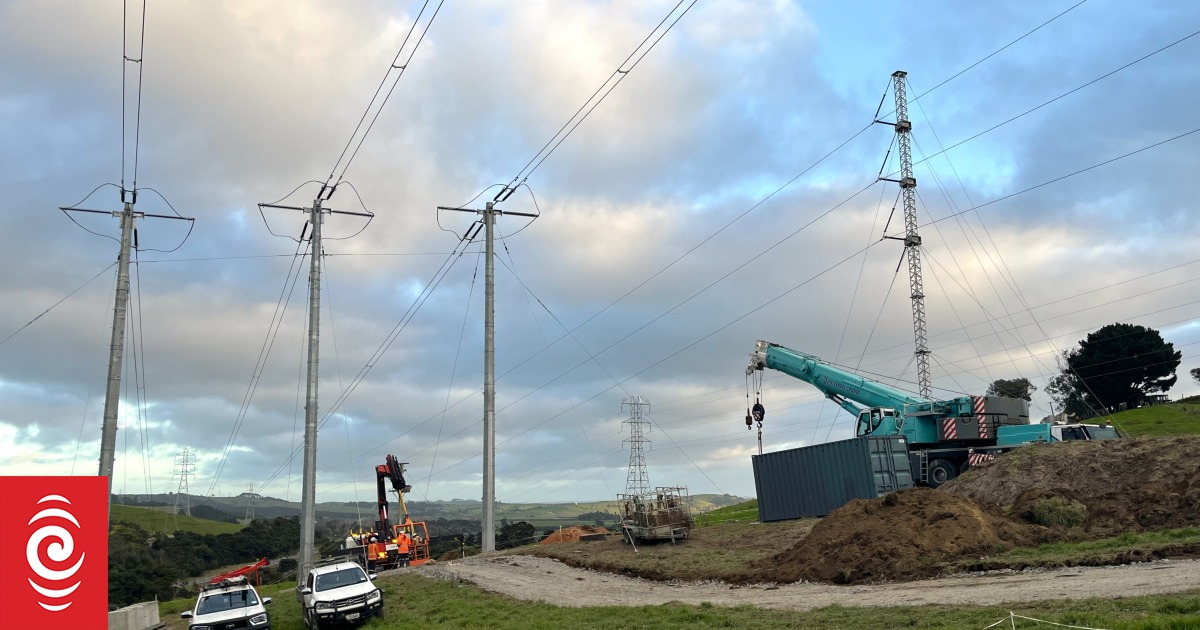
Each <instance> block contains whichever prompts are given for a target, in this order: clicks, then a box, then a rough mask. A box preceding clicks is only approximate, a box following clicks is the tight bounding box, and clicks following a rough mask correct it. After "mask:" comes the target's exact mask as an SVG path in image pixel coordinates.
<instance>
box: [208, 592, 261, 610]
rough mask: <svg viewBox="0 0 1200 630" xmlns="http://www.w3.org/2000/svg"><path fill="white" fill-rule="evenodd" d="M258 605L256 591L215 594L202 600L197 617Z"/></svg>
mask: <svg viewBox="0 0 1200 630" xmlns="http://www.w3.org/2000/svg"><path fill="white" fill-rule="evenodd" d="M257 604H258V598H257V597H255V596H254V591H252V590H250V589H245V590H241V591H232V592H229V593H214V594H212V595H208V596H205V597H201V598H200V604H199V605H197V606H196V616H200V615H207V614H210V613H215V612H222V611H225V610H233V609H235V608H245V607H247V606H255V605H257Z"/></svg>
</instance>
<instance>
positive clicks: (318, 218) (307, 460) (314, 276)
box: [296, 196, 324, 584]
mask: <svg viewBox="0 0 1200 630" xmlns="http://www.w3.org/2000/svg"><path fill="white" fill-rule="evenodd" d="M323 219H324V217H323V216H322V214H321V199H320V197H319V196H318V198H317V199H314V200H313V205H312V208H311V209H309V219H308V221H309V223H310V224H311V225H312V236H311V239H312V244H311V246H310V247H309V252H308V254H309V259H310V260H309V266H308V384H307V387H306V394H305V398H304V400H305V402H304V478H303V484H304V486H303V490H302V492H301V499H300V556H299V558H298V565H299V566H298V569H297V572H296V582H297V583H298V584H303V582H304V577H305V576H306V575H308V572H309V570H311V569H312V568H313V546H314V540H313V539H314V537H315V535H316V527H317V499H316V494H317V374H318V367H319V365H320V352H321V344H320V341H321V223H322V221H323Z"/></svg>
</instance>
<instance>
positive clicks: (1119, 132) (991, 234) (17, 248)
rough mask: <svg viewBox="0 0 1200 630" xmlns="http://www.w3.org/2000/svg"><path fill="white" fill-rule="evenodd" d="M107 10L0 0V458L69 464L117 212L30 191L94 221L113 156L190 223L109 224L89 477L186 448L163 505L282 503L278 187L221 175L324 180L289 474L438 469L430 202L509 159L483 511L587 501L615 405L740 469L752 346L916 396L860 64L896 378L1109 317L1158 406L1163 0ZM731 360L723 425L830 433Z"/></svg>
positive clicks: (445, 373) (1032, 343) (656, 481)
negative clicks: (310, 435) (309, 461)
mask: <svg viewBox="0 0 1200 630" xmlns="http://www.w3.org/2000/svg"><path fill="white" fill-rule="evenodd" d="M423 8H424V11H422V9H423ZM435 11H436V14H435ZM1064 11H1065V13H1064ZM1060 14H1062V15H1061V16H1060V17H1057V19H1054V20H1053V21H1050V22H1049V23H1048V24H1045V25H1044V26H1042V27H1041V28H1037V27H1038V26H1039V25H1042V24H1043V23H1046V22H1047V21H1048V20H1051V18H1054V17H1055V16H1058V15H1060ZM431 16H433V19H432V21H431ZM141 17H142V16H141V5H140V3H131V4H130V5H129V6H128V7H127V9H126V10H125V12H124V14H123V13H122V7H121V6H120V5H119V4H118V3H115V2H104V3H99V2H89V3H78V2H68V1H66V0H0V146H2V147H3V150H2V151H0V184H2V185H3V190H4V194H3V196H2V197H0V216H3V217H4V220H5V228H4V229H3V230H2V231H0V245H2V246H0V265H3V267H4V268H5V269H6V270H7V273H4V274H2V275H0V304H2V305H3V307H2V308H0V339H4V341H3V342H0V401H2V404H0V474H5V475H92V474H95V472H94V471H96V470H97V465H98V456H99V442H100V429H101V421H102V415H103V407H104V388H105V383H106V378H107V363H108V356H109V345H110V336H111V327H112V319H113V295H114V288H115V286H116V272H115V269H116V268H115V266H114V262H115V261H116V257H117V252H118V242H117V241H116V240H115V239H116V237H117V236H119V225H118V221H117V219H115V218H114V217H111V216H106V215H103V214H83V213H74V214H71V215H70V216H68V215H67V214H65V213H63V212H60V211H59V209H58V208H60V207H64V206H77V207H82V208H89V209H93V210H104V211H111V210H118V209H120V208H121V198H120V193H119V191H120V189H121V186H122V185H123V186H124V187H125V188H126V189H127V190H133V189H135V188H136V189H137V190H138V197H137V203H136V205H135V209H136V211H138V212H144V213H146V214H158V215H174V214H176V213H178V214H179V215H181V216H184V217H190V218H193V219H194V223H193V222H187V221H179V220H169V219H162V218H152V217H146V218H143V219H139V221H138V223H137V228H138V229H137V232H138V233H137V236H138V239H137V241H138V251H137V252H136V255H135V262H136V264H135V265H133V267H132V270H131V285H132V292H131V298H130V309H129V313H130V317H129V320H128V322H127V328H126V330H127V331H128V334H127V346H126V351H125V362H124V370H123V372H124V379H123V393H122V401H121V407H120V414H119V430H118V434H117V454H116V464H115V470H114V475H113V488H114V491H116V492H124V493H129V494H145V493H158V492H172V491H176V490H177V489H179V488H180V480H181V477H180V475H179V474H178V473H179V472H180V471H181V466H180V457H181V455H182V454H183V453H184V452H185V450H186V451H187V452H188V453H190V455H189V461H190V466H189V469H188V470H189V472H191V473H193V475H192V476H190V477H187V480H188V488H189V490H190V492H191V493H193V494H201V495H207V494H218V495H231V494H238V493H240V492H243V491H246V490H247V489H249V488H250V487H251V486H253V488H254V490H255V491H257V492H260V493H262V494H265V495H270V496H274V497H280V498H286V499H290V500H298V499H299V497H300V478H301V465H300V464H301V458H300V457H299V456H295V454H296V453H298V452H299V449H300V446H301V444H302V441H303V425H304V396H305V391H304V383H305V380H304V360H305V359H304V350H305V344H306V309H307V305H308V303H307V294H306V287H307V281H308V267H309V262H308V260H309V259H308V258H307V256H305V255H304V254H305V252H306V251H307V243H304V244H300V243H298V242H297V240H296V239H297V238H298V237H299V236H300V234H301V231H302V230H303V229H304V221H305V216H304V215H303V214H302V213H300V212H296V211H290V210H277V209H266V210H262V211H261V212H260V210H259V207H258V205H257V204H260V203H272V202H279V203H281V204H283V205H291V206H295V207H309V206H311V205H312V203H313V200H314V198H315V197H316V196H317V195H318V193H319V190H320V187H321V183H322V182H330V183H336V182H341V183H340V185H339V186H338V187H337V188H336V189H335V191H334V192H333V194H332V196H331V197H330V198H329V199H328V200H326V201H324V202H323V205H324V207H326V208H331V209H333V210H339V211H347V212H353V213H359V214H332V215H328V216H327V218H326V220H325V222H324V224H323V234H324V236H325V238H326V240H325V242H324V248H323V250H324V254H325V256H324V257H323V259H322V260H323V274H322V285H321V288H322V300H321V322H320V323H321V326H320V364H319V365H320V372H319V377H320V378H319V409H320V413H319V416H320V420H321V425H320V430H319V438H318V445H317V464H316V466H317V471H318V472H317V500H318V501H353V500H362V501H370V500H373V497H374V467H375V466H376V465H378V464H381V463H383V460H384V457H385V455H386V454H389V453H391V454H395V455H396V456H397V458H399V459H400V461H403V462H408V480H409V481H410V483H412V485H413V495H412V496H413V497H415V498H417V499H422V500H425V499H428V500H439V499H441V500H450V499H455V498H459V499H478V498H480V496H481V494H482V490H481V488H482V456H481V453H482V449H483V427H482V418H483V394H482V385H483V345H484V341H483V338H484V333H483V320H484V315H483V303H484V298H483V296H484V276H485V274H484V263H483V257H482V255H481V251H482V238H476V239H475V240H474V241H472V242H470V243H466V244H463V243H461V242H460V237H461V236H462V235H463V234H464V232H466V231H467V230H468V229H469V228H470V226H471V224H472V221H474V220H475V219H476V218H477V217H476V216H475V215H470V214H465V213H454V212H439V211H438V210H437V207H438V206H466V207H472V208H479V207H482V204H483V203H484V202H486V201H487V200H489V199H492V198H493V197H494V196H495V195H496V193H497V192H499V191H500V190H502V188H503V186H504V185H505V184H509V183H514V184H521V183H523V184H524V185H523V186H519V187H517V189H516V190H515V192H513V194H512V195H511V196H510V197H508V199H507V200H506V201H504V202H503V203H500V204H498V206H497V207H498V208H500V209H501V210H505V211H510V212H518V213H534V214H539V215H540V216H539V217H538V218H537V219H536V220H533V221H530V220H529V219H526V218H524V217H521V216H519V215H509V216H501V217H500V218H499V219H498V221H497V225H496V233H497V239H498V240H497V245H496V250H497V256H496V265H495V286H496V289H495V308H496V318H495V321H496V359H495V362H496V370H497V386H496V387H497V391H496V408H497V413H496V435H497V439H496V442H497V448H496V454H497V455H496V457H497V461H496V488H497V498H498V500H500V501H502V502H551V501H570V500H603V499H608V498H613V497H615V495H616V494H618V493H622V492H624V491H625V489H626V480H627V474H628V464H629V459H630V449H629V447H628V445H626V444H624V443H623V440H625V439H626V438H628V437H629V430H630V428H629V425H628V423H626V422H624V421H625V420H627V419H628V418H629V413H630V412H629V407H628V406H627V405H623V401H625V400H627V399H630V398H631V397H634V396H641V397H643V398H644V399H645V400H647V401H649V403H650V408H649V416H650V418H651V420H652V423H651V425H650V427H649V431H648V433H647V434H646V437H647V438H648V439H649V440H650V443H649V445H648V446H647V448H646V451H645V459H646V462H647V466H648V477H649V481H650V484H651V485H652V486H659V485H661V486H686V487H687V488H688V490H689V491H690V492H691V493H692V494H700V493H726V494H734V495H738V496H743V497H749V496H753V495H754V480H753V473H752V469H751V456H752V455H753V454H754V453H757V449H758V443H757V440H756V435H755V432H754V431H747V430H746V429H745V426H744V422H743V417H744V416H745V413H746V406H747V391H746V389H747V388H746V379H745V374H744V368H745V366H746V362H747V358H748V357H747V355H748V353H749V352H750V351H751V350H753V347H754V342H755V341H756V340H758V339H766V340H770V341H773V342H777V343H780V344H783V345H785V346H788V347H790V348H794V349H797V350H801V351H804V352H807V353H811V354H815V355H817V356H820V357H823V358H826V359H828V360H830V361H834V362H836V363H837V364H839V365H842V366H845V367H847V368H848V369H854V370H858V371H860V372H862V373H864V374H868V375H873V377H875V378H878V379H880V380H883V381H884V382H887V383H889V384H892V385H895V386H898V387H900V388H904V389H908V390H915V389H916V388H917V385H916V380H917V377H916V368H915V366H914V364H913V362H912V357H913V347H914V346H913V336H912V335H913V333H912V326H913V324H912V315H911V310H910V308H911V307H910V300H909V297H908V295H909V294H908V285H907V284H906V283H907V282H908V276H907V266H906V265H899V263H900V261H901V256H902V254H903V251H902V250H903V247H902V245H901V243H900V242H899V241H896V240H889V239H884V238H883V237H884V236H885V235H886V236H896V235H897V234H901V233H902V232H903V208H902V207H896V204H897V194H898V188H897V185H896V184H895V183H890V182H878V181H876V180H877V178H878V176H879V174H880V173H881V172H882V173H883V175H884V176H888V175H891V176H892V177H894V176H895V175H894V173H896V172H897V171H898V170H899V168H900V167H899V155H898V151H897V150H896V149H895V148H894V146H893V142H894V140H895V134H894V131H893V128H892V126H891V125H889V124H872V121H873V120H875V116H876V113H877V110H878V116H879V118H880V119H881V120H884V121H894V116H893V112H894V109H895V101H894V94H893V85H892V83H891V75H892V73H893V72H894V71H896V70H904V71H906V72H907V73H908V74H907V78H906V83H905V86H906V92H907V97H908V102H909V107H908V111H909V119H910V120H911V121H912V125H913V132H912V154H913V161H914V162H915V166H914V174H915V177H916V178H917V182H918V185H917V200H918V203H917V219H918V222H919V224H920V225H921V227H920V233H921V236H922V238H923V246H922V249H923V252H922V256H923V258H922V266H923V271H924V290H925V295H926V298H925V308H926V311H927V326H928V337H929V347H930V348H931V350H932V358H931V362H930V365H931V372H932V381H933V386H934V395H935V396H936V397H947V398H948V397H954V396H961V395H964V394H982V393H983V391H984V390H985V389H986V387H987V384H988V383H990V382H991V381H992V380H994V379H998V378H1018V377H1025V378H1029V379H1030V380H1031V381H1032V382H1033V383H1034V384H1035V385H1036V386H1038V387H1039V388H1043V386H1044V385H1045V382H1046V380H1047V379H1048V378H1051V377H1053V376H1054V375H1055V374H1056V373H1057V371H1058V369H1057V367H1056V366H1055V358H1056V356H1057V355H1058V354H1059V353H1061V352H1062V351H1063V350H1066V349H1069V348H1072V347H1077V344H1078V342H1079V340H1081V339H1083V338H1084V337H1085V336H1086V335H1087V333H1089V332H1092V331H1094V330H1096V329H1098V328H1100V327H1101V326H1104V325H1105V324H1111V323H1114V322H1118V321H1120V322H1129V323H1134V324H1140V325H1144V326H1148V327H1151V328H1154V329H1156V330H1159V331H1160V332H1161V333H1162V335H1163V337H1164V338H1165V339H1166V340H1167V341H1169V342H1172V343H1173V344H1174V345H1175V348H1176V349H1177V350H1180V351H1182V353H1183V362H1182V364H1181V365H1180V366H1179V369H1178V372H1177V373H1178V374H1179V381H1178V383H1177V384H1176V385H1175V387H1174V388H1173V389H1172V390H1171V392H1170V395H1171V396H1172V397H1173V398H1177V397H1181V396H1185V395H1192V394H1196V393H1200V385H1197V383H1195V382H1194V381H1193V380H1192V379H1191V378H1190V376H1189V375H1188V370H1190V369H1192V368H1194V367H1200V359H1198V356H1200V353H1198V352H1197V350H1196V348H1197V344H1198V343H1200V304H1197V302H1196V300H1194V299H1193V297H1194V296H1195V295H1196V285H1194V284H1193V282H1195V280H1196V278H1197V275H1196V274H1197V271H1198V270H1200V255H1198V254H1197V252H1200V248H1198V247H1197V245H1198V243H1197V241H1198V239H1200V233H1198V230H1197V227H1196V222H1195V221H1194V215H1193V214H1192V212H1193V209H1194V207H1195V204H1196V201H1195V200H1196V199H1197V198H1198V197H1200V194H1198V193H1200V179H1198V178H1197V173H1198V172H1200V157H1198V156H1200V132H1198V133H1191V134H1190V135H1183V136H1182V137H1180V136H1181V134H1188V133H1189V132H1193V131H1196V130H1197V129H1198V128H1200V117H1198V116H1197V114H1196V109H1195V103H1196V102H1198V101H1200V67H1198V66H1197V65H1196V64H1195V63H1194V60H1195V59H1196V58H1197V56H1198V55H1200V36H1196V37H1190V36H1191V35H1194V34H1195V33H1196V32H1197V28H1198V25H1200V5H1196V4H1194V3H1181V2H1141V3H1136V5H1134V4H1130V3H1125V2H1116V1H1115V0H1114V1H1106V0H1086V1H1084V2H1082V3H1078V4H1077V0H1067V1H1054V2H1041V3H1033V2H1028V3H961V2H950V1H948V0H947V1H933V0H922V1H918V2H912V3H902V4H897V3H894V2H868V3H855V4H847V3H843V2H832V1H829V2H787V1H771V0H763V1H760V2H741V1H736V0H723V1H721V2H711V1H706V0H700V1H698V2H695V3H694V4H690V5H689V4H688V3H686V2H685V3H682V4H680V5H677V4H675V3H672V2H659V1H656V0H655V1H646V0H638V1H627V0H618V1H598V0H597V1H588V2H582V1H581V2H560V1H551V0H543V1H537V0H534V1H530V2H519V3H514V2H499V1H493V0H479V1H468V0H448V1H446V2H444V4H441V5H438V4H437V3H436V2H431V3H427V4H422V3H421V2H405V1H400V2H385V1H382V0H354V1H348V2H339V3H328V2H317V1H313V0H291V1H289V2H286V3H285V2H276V1H273V0H268V1H263V2H256V3H234V2H206V1H201V0H192V1H187V0H183V1H178V2H169V3H168V2H150V3H147V10H146V14H145V25H144V40H143V39H142V38H141V31H142V23H141ZM672 25H673V26H672ZM123 26H124V28H123ZM1035 28H1036V29H1037V30H1034V29H1035ZM1030 31H1033V32H1032V33H1030ZM410 33H411V36H409V37H407V39H406V36H408V35H409V34H410ZM422 34H423V36H422ZM1023 35H1026V36H1025V37H1022V36H1023ZM1018 38H1020V39H1018ZM1014 40H1017V41H1015V42H1014ZM1179 40H1183V41H1179ZM655 42H657V43H655ZM1173 43H1174V45H1173V46H1169V47H1167V46H1168V45H1170V44H1173ZM123 46H124V48H123ZM1164 47H1167V48H1165V49H1164ZM397 51H400V52H399V53H398V52H397ZM123 57H127V58H128V59H130V60H137V59H140V62H139V61H123ZM1135 61H1136V63H1133V64H1132V65H1129V64H1130V63H1131V62H1135ZM400 66H403V70H401V69H400ZM1114 71H1115V72H1114ZM139 78H140V86H141V89H140V91H139V89H138V85H139ZM393 85H394V89H392V86H393ZM610 88H611V89H610ZM598 90H600V91H599V92H598ZM595 94H599V95H604V94H607V96H604V98H603V99H602V100H600V99H599V97H597V98H591V100H589V98H590V97H593V95H595ZM372 95H377V96H378V98H376V99H375V100H374V101H373V100H372ZM385 95H386V96H387V98H386V101H385V102H383V103H382V106H381V105H380V104H381V101H382V99H383V96H385ZM372 102H373V103H374V105H369V104H371V103H372ZM139 103H140V110H139V108H138V105H139ZM592 106H594V108H593V107H592ZM1031 110H1032V111H1031ZM579 111H583V112H589V111H590V113H588V115H587V116H586V118H583V120H582V122H579V124H578V125H577V126H574V127H573V131H571V132H570V133H569V134H568V135H565V137H564V136H563V135H558V136H556V135H555V134H556V132H558V131H559V130H560V129H561V128H563V127H564V125H565V124H566V123H568V122H570V121H575V122H578V121H579V120H580V119H579V118H578V117H576V118H572V116H573V115H574V114H576V113H577V112H579ZM364 112H366V113H364ZM360 121H365V122H362V123H361V124H360ZM571 124H572V125H573V124H574V122H572V123H571ZM368 128H369V131H366V133H365V134H364V130H366V129H368ZM567 128H568V129H571V128H572V127H571V125H567ZM559 140H561V143H560V144H557V145H555V144H553V143H557V142H559ZM552 141H553V142H552ZM548 142H552V143H551V144H550V145H549V146H551V147H555V148H554V150H553V152H551V153H549V154H548V155H547V154H546V153H545V152H542V153H539V150H540V149H542V148H543V147H544V146H546V145H547V143H548ZM346 147H349V149H350V150H349V151H348V152H345V153H343V151H344V148H346ZM355 147H358V148H357V150H356V148H355ZM1143 149H1144V150H1143ZM339 156H342V157H340V158H339ZM542 157H545V159H544V161H541V162H540V163H539V162H537V161H536V160H540V159H541V158H542ZM347 158H350V159H349V160H348V161H347ZM1117 158H1119V159H1117ZM1114 159H1115V160H1114ZM1110 160H1114V161H1111V162H1109V161H1110ZM529 163H532V164H536V168H532V169H530V168H523V166H526V165H527V164H529ZM1085 169H1086V170H1085ZM1081 171H1082V172H1081ZM514 178H516V179H514ZM362 213H371V214H373V215H374V218H373V219H372V220H370V221H369V222H368V221H366V220H365V219H364V218H363V217H362V216H359V215H360V214H362ZM189 228H190V232H189ZM298 252H299V255H298ZM30 322H32V323H30ZM764 376H765V378H764V381H763V389H762V391H761V397H762V402H763V404H764V405H765V407H766V409H767V415H766V421H765V423H764V424H765V426H764V429H763V448H764V450H765V451H775V450H780V449H785V448H794V447H798V446H804V445H809V444H814V443H821V442H825V441H829V440H837V439H845V438H848V437H851V436H852V435H853V418H851V416H850V415H849V414H847V413H846V412H844V411H842V410H841V409H839V408H838V407H837V406H836V405H834V404H832V403H830V402H828V401H824V400H823V397H822V395H821V394H820V393H819V392H817V391H816V390H815V389H814V388H812V387H811V386H808V385H806V384H804V383H801V382H799V381H797V380H795V379H792V378H790V377H787V376H785V375H783V374H780V373H774V372H770V373H767V374H765V375H764ZM1052 411H1053V408H1052V406H1051V402H1050V400H1049V398H1048V397H1047V396H1046V395H1045V392H1044V391H1042V390H1041V389H1039V391H1037V392H1036V393H1035V395H1034V400H1033V406H1032V411H1031V415H1032V416H1034V417H1035V418H1040V417H1042V416H1044V415H1048V414H1050V413H1052Z"/></svg>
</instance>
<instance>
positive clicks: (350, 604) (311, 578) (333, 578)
mask: <svg viewBox="0 0 1200 630" xmlns="http://www.w3.org/2000/svg"><path fill="white" fill-rule="evenodd" d="M374 579H375V574H373V573H372V574H371V575H370V576H369V577H368V576H367V574H366V573H365V572H364V571H363V570H362V567H360V566H358V565H357V564H355V563H353V562H338V563H337V564H327V565H324V566H319V567H315V568H313V569H312V570H311V571H309V572H308V576H307V577H305V580H304V585H303V586H301V587H300V591H299V593H300V605H301V607H302V608H303V613H304V624H305V625H306V626H308V627H309V629H310V630H318V629H319V628H326V627H329V626H332V625H335V624H359V623H363V622H365V621H366V620H367V619H370V618H371V616H372V615H375V616H378V617H383V591H381V590H379V588H377V587H376V586H375V584H373V583H372V582H371V581H372V580H374Z"/></svg>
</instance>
